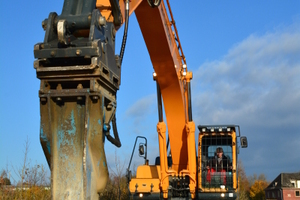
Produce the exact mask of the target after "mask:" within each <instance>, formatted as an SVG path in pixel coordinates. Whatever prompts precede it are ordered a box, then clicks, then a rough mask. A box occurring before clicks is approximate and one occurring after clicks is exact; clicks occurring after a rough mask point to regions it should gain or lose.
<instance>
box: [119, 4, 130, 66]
mask: <svg viewBox="0 0 300 200" xmlns="http://www.w3.org/2000/svg"><path fill="white" fill-rule="evenodd" d="M128 23H129V0H126V3H125V27H124V34H123V40H122V45H121V50H120V67H121V66H122V61H123V56H124V52H125V46H126V40H127V32H128Z"/></svg>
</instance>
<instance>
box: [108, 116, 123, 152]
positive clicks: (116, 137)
mask: <svg viewBox="0 0 300 200" xmlns="http://www.w3.org/2000/svg"><path fill="white" fill-rule="evenodd" d="M111 123H112V127H113V132H114V138H113V137H112V136H111V135H107V136H106V137H107V139H108V141H110V142H111V143H112V144H114V145H115V146H116V147H121V145H122V144H121V141H120V138H119V133H118V130H117V123H116V115H114V116H113V118H112V121H111Z"/></svg>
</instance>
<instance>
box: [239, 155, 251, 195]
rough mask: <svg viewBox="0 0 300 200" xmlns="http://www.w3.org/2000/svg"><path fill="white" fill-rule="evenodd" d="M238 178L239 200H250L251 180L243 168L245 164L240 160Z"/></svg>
mask: <svg viewBox="0 0 300 200" xmlns="http://www.w3.org/2000/svg"><path fill="white" fill-rule="evenodd" d="M238 166H239V167H238V176H239V179H238V180H239V182H238V187H239V192H238V195H239V200H249V190H250V186H249V180H248V178H247V176H246V172H245V169H244V166H243V163H242V161H241V160H239V163H238Z"/></svg>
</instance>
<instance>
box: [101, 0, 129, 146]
mask: <svg viewBox="0 0 300 200" xmlns="http://www.w3.org/2000/svg"><path fill="white" fill-rule="evenodd" d="M128 21H129V0H126V2H125V27H124V34H123V40H122V45H121V50H120V66H121V65H122V60H123V56H124V52H125V46H126V40H127V32H128ZM112 127H113V133H114V138H113V137H112V136H111V135H107V136H106V137H107V139H108V141H110V142H111V143H112V144H114V145H115V146H116V147H121V141H120V138H119V133H118V130H117V123H116V115H114V117H113V119H112Z"/></svg>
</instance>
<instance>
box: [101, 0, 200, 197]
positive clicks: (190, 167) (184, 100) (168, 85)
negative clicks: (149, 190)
mask: <svg viewBox="0 0 300 200" xmlns="http://www.w3.org/2000/svg"><path fill="white" fill-rule="evenodd" d="M103 2H104V1H102V0H98V1H97V7H98V6H99V7H98V9H99V10H102V9H101V8H102V6H100V5H103ZM167 4H168V8H169V12H167V10H166V7H165V4H164V2H161V4H160V6H158V7H154V8H152V7H150V6H149V5H148V3H147V1H146V0H144V1H131V3H130V13H132V12H133V11H134V12H135V15H136V18H137V20H138V23H139V26H140V29H141V31H142V34H143V37H144V40H145V43H146V46H147V48H148V52H149V55H150V58H151V62H152V65H153V68H154V71H155V74H156V76H155V80H156V81H157V83H158V85H159V88H160V93H161V96H162V98H163V102H164V109H165V115H166V121H167V127H168V135H169V138H170V146H171V154H172V161H173V162H172V163H173V165H172V169H171V171H170V170H168V169H167V165H165V163H167V152H165V151H166V148H165V142H166V131H163V130H165V129H164V128H163V127H165V124H164V122H161V121H160V122H159V123H158V125H157V130H158V134H159V145H160V157H161V158H160V159H161V162H160V163H161V168H162V177H164V178H162V180H161V185H162V190H163V191H164V196H165V197H166V195H167V194H166V193H167V188H168V184H169V181H167V180H166V179H165V177H168V176H170V175H181V176H189V177H190V192H191V194H192V197H193V196H194V194H195V187H196V150H195V149H196V148H195V124H194V122H193V121H192V112H191V103H190V102H191V101H190V80H191V79H192V73H191V72H188V71H187V69H186V61H185V57H184V54H183V52H182V48H181V45H180V40H179V37H178V33H177V29H176V27H175V21H174V19H173V16H172V12H171V11H170V5H169V3H168V1H167ZM120 7H121V11H123V10H124V2H123V1H120ZM167 13H169V14H170V17H171V20H169V16H168V14H167ZM107 16H108V15H107ZM110 16H112V15H110ZM107 19H109V17H107Z"/></svg>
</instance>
